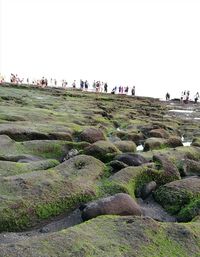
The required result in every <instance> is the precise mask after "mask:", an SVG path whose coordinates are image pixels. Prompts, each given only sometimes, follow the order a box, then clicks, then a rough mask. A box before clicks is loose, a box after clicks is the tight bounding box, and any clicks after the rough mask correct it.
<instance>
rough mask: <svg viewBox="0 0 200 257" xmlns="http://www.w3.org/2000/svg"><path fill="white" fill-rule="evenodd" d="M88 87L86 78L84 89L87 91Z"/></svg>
mask: <svg viewBox="0 0 200 257" xmlns="http://www.w3.org/2000/svg"><path fill="white" fill-rule="evenodd" d="M88 87H89V84H88V81H87V80H86V81H85V91H88Z"/></svg>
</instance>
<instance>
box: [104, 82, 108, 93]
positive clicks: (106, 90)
mask: <svg viewBox="0 0 200 257" xmlns="http://www.w3.org/2000/svg"><path fill="white" fill-rule="evenodd" d="M104 92H105V93H107V92H108V84H107V82H106V83H105V84H104Z"/></svg>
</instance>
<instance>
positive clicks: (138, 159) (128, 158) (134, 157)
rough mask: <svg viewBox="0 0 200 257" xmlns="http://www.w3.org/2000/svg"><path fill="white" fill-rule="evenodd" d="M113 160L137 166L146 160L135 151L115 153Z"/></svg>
mask: <svg viewBox="0 0 200 257" xmlns="http://www.w3.org/2000/svg"><path fill="white" fill-rule="evenodd" d="M115 160H117V161H120V162H124V163H125V164H127V165H128V166H139V165H142V164H144V163H147V162H148V160H147V159H145V158H144V157H143V156H142V155H140V154H136V153H123V154H120V155H117V156H116V157H115Z"/></svg>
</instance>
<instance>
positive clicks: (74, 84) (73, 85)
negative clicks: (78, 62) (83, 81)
mask: <svg viewBox="0 0 200 257" xmlns="http://www.w3.org/2000/svg"><path fill="white" fill-rule="evenodd" d="M72 87H73V88H76V80H74V82H73V83H72Z"/></svg>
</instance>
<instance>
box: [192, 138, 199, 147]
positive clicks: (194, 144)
mask: <svg viewBox="0 0 200 257" xmlns="http://www.w3.org/2000/svg"><path fill="white" fill-rule="evenodd" d="M191 145H192V146H198V147H200V137H195V138H193V140H192V144H191Z"/></svg>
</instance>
